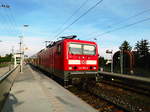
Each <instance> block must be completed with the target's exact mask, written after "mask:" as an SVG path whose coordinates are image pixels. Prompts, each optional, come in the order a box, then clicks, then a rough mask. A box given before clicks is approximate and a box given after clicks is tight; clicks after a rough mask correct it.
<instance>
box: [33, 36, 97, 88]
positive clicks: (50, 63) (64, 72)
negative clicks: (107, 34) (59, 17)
mask: <svg viewBox="0 0 150 112" xmlns="http://www.w3.org/2000/svg"><path fill="white" fill-rule="evenodd" d="M75 37H76V36H66V37H62V39H61V40H59V41H56V42H53V43H51V44H49V45H48V46H47V48H45V49H43V50H41V51H40V52H38V53H37V54H36V55H34V56H32V57H31V58H30V63H31V64H32V65H34V66H36V67H38V68H40V69H43V70H44V71H47V72H49V73H51V74H53V75H54V76H57V77H59V78H61V79H63V80H64V84H65V85H66V84H67V83H68V81H70V80H72V79H73V78H96V77H97V76H98V46H97V44H96V43H95V42H91V41H84V40H78V39H75Z"/></svg>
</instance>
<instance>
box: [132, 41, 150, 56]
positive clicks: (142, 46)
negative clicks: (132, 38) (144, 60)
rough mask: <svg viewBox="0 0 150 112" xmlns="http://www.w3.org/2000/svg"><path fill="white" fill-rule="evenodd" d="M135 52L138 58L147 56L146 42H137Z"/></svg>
mask: <svg viewBox="0 0 150 112" xmlns="http://www.w3.org/2000/svg"><path fill="white" fill-rule="evenodd" d="M135 50H136V51H137V54H138V56H139V57H146V56H147V55H148V54H149V50H150V46H149V41H148V40H143V39H142V40H141V41H137V43H136V45H135Z"/></svg>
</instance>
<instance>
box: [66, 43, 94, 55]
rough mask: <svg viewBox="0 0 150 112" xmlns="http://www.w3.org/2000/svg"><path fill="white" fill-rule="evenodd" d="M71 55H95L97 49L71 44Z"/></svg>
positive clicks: (86, 45) (91, 46)
mask: <svg viewBox="0 0 150 112" xmlns="http://www.w3.org/2000/svg"><path fill="white" fill-rule="evenodd" d="M69 53H70V54H84V55H95V54H96V47H95V46H94V45H90V44H80V43H70V44H69Z"/></svg>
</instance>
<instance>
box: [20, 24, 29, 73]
mask: <svg viewBox="0 0 150 112" xmlns="http://www.w3.org/2000/svg"><path fill="white" fill-rule="evenodd" d="M28 26H29V25H23V32H22V36H19V37H20V72H22V68H23V61H24V46H23V37H24V30H25V28H26V27H28Z"/></svg>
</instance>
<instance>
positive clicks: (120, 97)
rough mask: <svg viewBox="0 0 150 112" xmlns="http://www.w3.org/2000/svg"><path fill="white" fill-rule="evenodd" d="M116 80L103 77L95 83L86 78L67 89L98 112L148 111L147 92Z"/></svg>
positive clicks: (148, 100)
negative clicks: (81, 82)
mask: <svg viewBox="0 0 150 112" xmlns="http://www.w3.org/2000/svg"><path fill="white" fill-rule="evenodd" d="M113 78H114V77H113ZM108 79H110V77H109V78H108ZM54 80H56V81H57V82H58V83H60V84H62V82H61V81H60V80H58V79H56V78H54ZM84 81H85V80H84ZM118 81H119V80H118ZM118 81H117V83H116V81H114V80H113V81H112V80H105V78H103V79H102V81H101V82H100V83H96V82H95V81H88V80H87V81H86V83H83V84H79V85H73V86H71V87H69V88H68V90H69V91H71V92H72V93H74V94H75V95H77V96H78V97H80V98H81V99H83V100H84V101H86V102H87V103H88V104H90V105H91V106H93V107H94V108H95V109H97V110H98V111H99V112H150V107H149V105H150V97H149V96H148V94H145V92H143V93H144V94H143V93H142V92H139V91H137V90H134V91H133V90H132V89H133V87H132V89H131V88H130V87H129V85H124V83H122V84H121V82H123V81H120V83H118ZM89 82H90V83H89ZM136 89H137V88H136ZM140 91H141V90H140Z"/></svg>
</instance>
